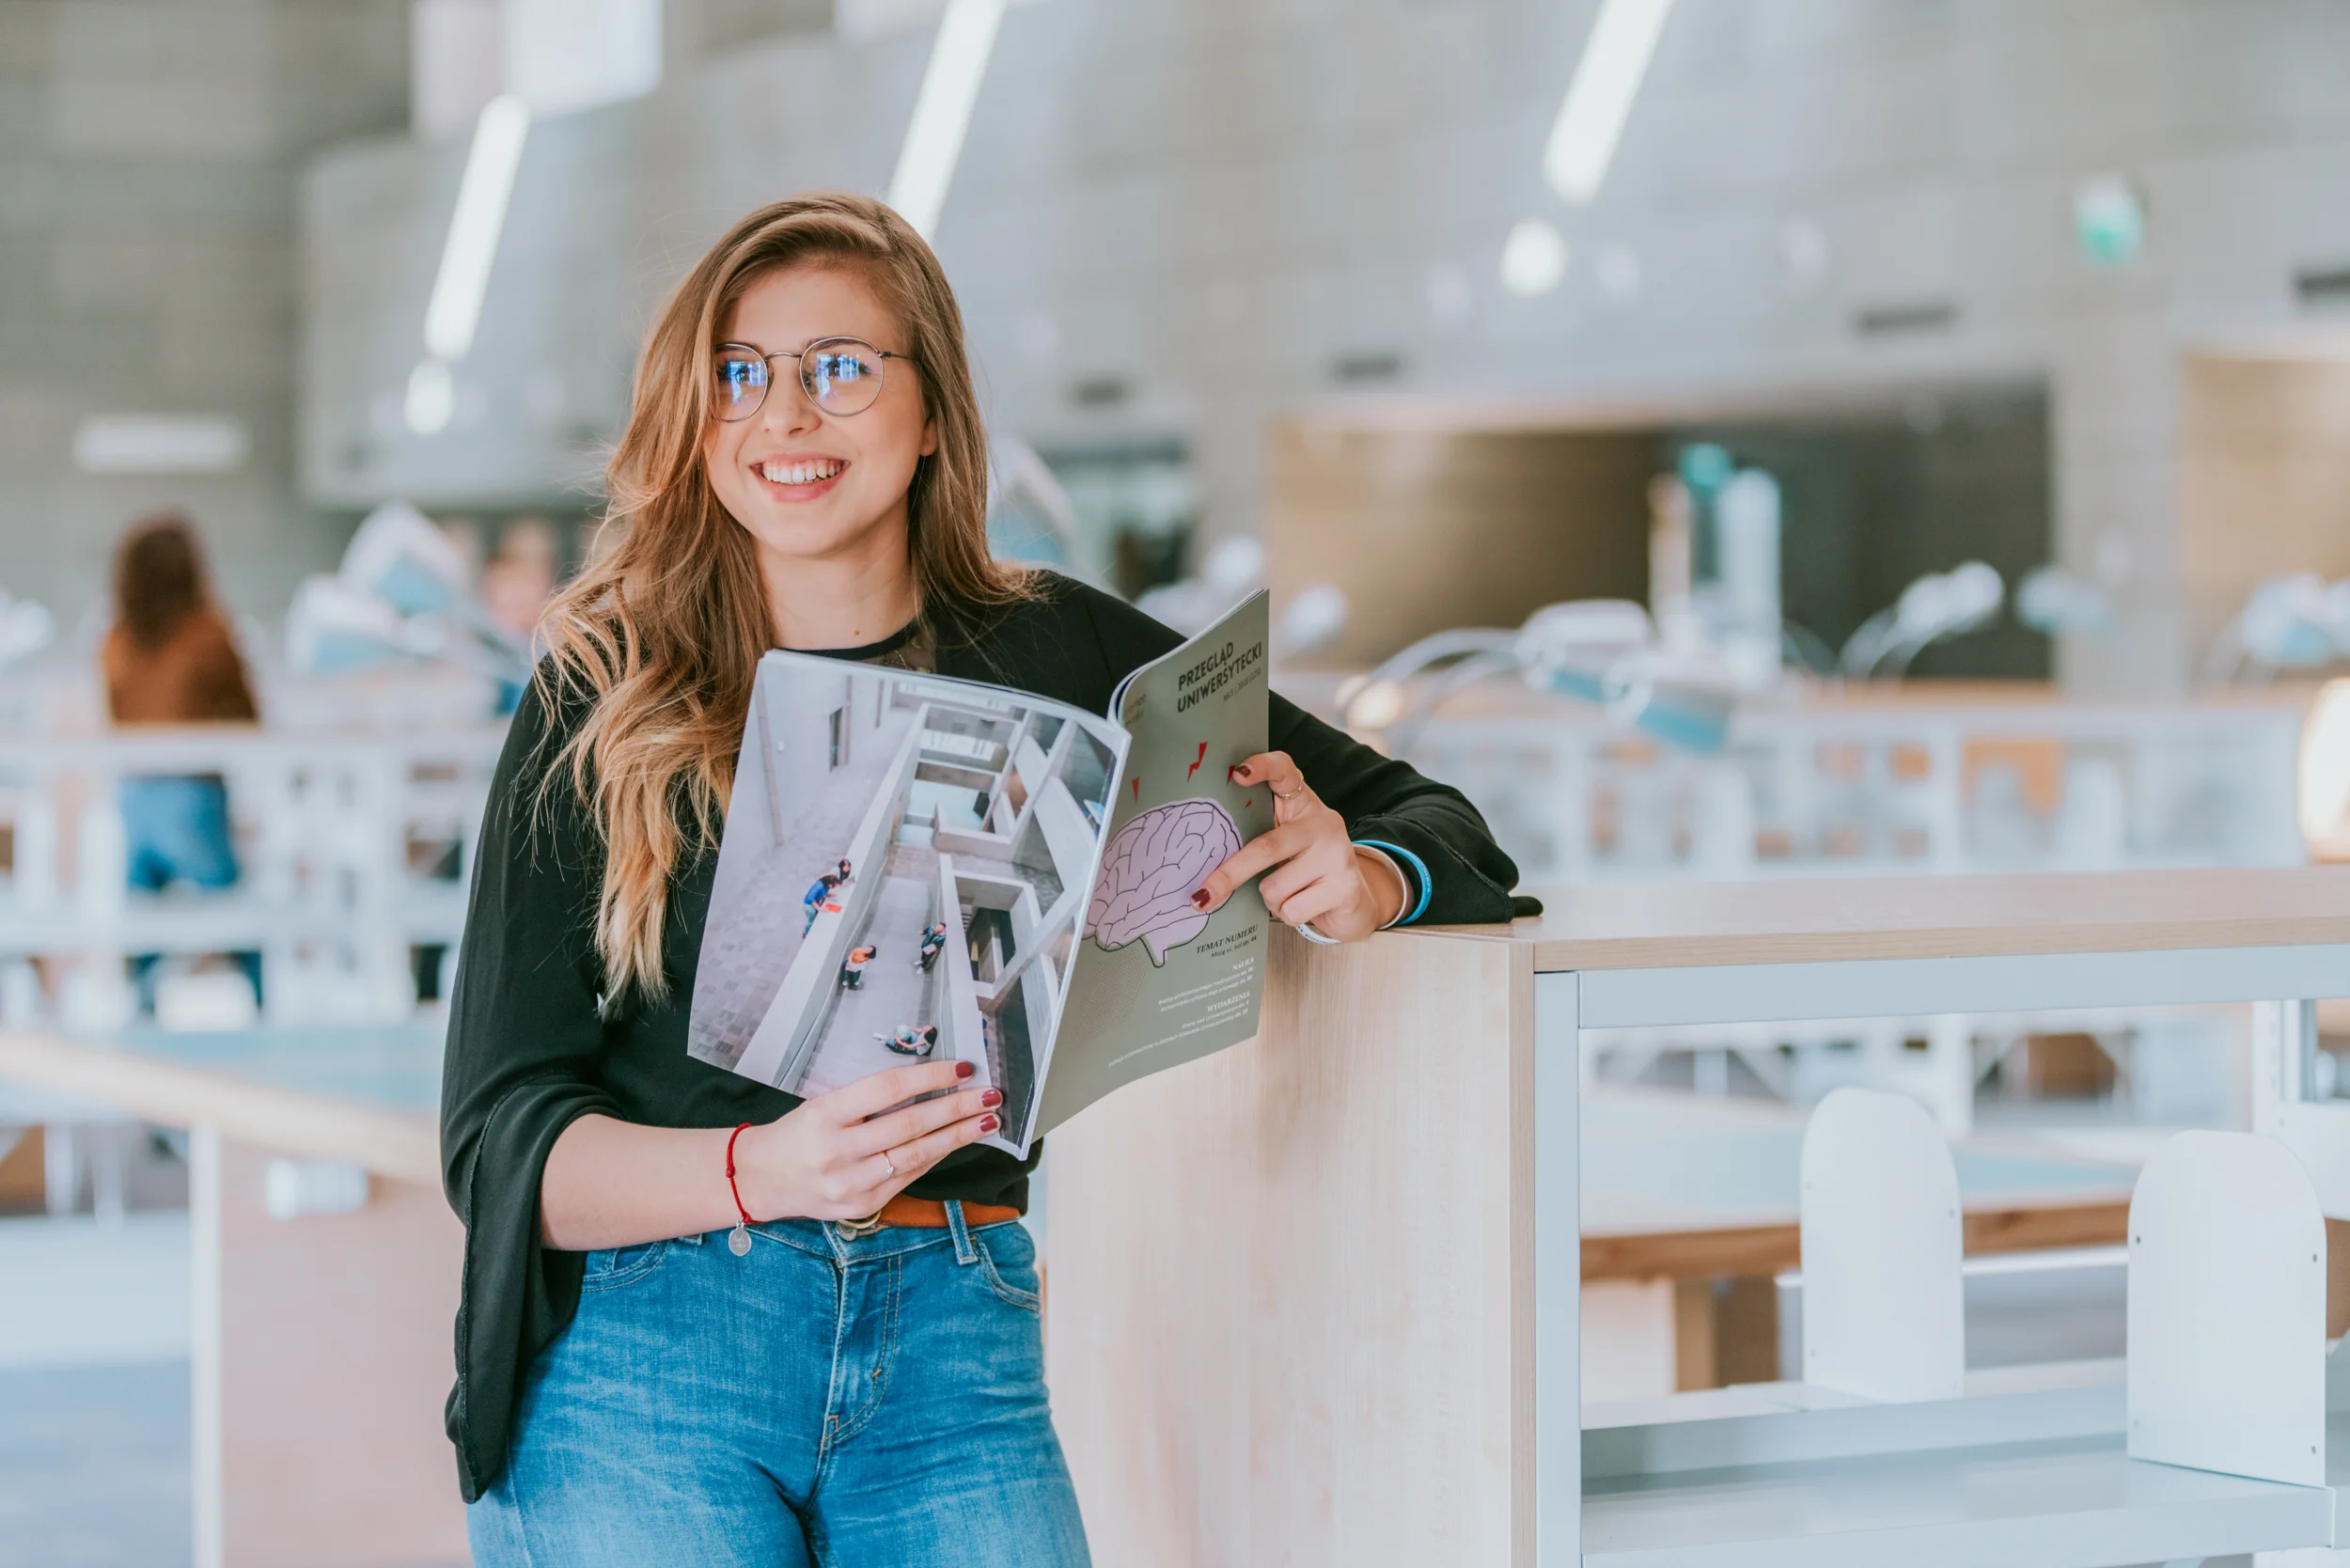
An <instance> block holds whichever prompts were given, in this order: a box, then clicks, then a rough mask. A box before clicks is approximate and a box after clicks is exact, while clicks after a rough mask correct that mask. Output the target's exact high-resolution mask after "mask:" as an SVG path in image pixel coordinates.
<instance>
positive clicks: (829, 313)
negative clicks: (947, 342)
mask: <svg viewBox="0 0 2350 1568" xmlns="http://www.w3.org/2000/svg"><path fill="white" fill-rule="evenodd" d="M718 337H719V340H720V341H721V342H729V343H746V344H749V345H750V346H751V347H752V348H754V349H756V350H758V351H759V352H760V353H785V352H788V351H789V352H795V351H798V350H800V349H804V348H806V347H807V345H808V344H810V343H813V342H817V341H819V340H821V339H823V338H826V337H856V338H861V339H863V340H864V341H866V342H868V343H870V344H871V345H872V346H873V347H874V348H876V349H881V350H885V351H886V352H887V353H892V354H902V353H906V352H908V350H909V349H910V348H911V347H912V345H910V344H909V343H907V342H906V341H905V330H904V328H903V327H901V325H900V324H899V321H898V318H897V315H896V313H895V312H894V311H892V310H891V309H890V308H889V307H888V306H885V305H884V304H883V303H882V301H881V297H880V296H879V295H878V294H876V293H875V292H874V291H873V290H872V287H871V286H870V284H868V283H867V282H866V281H865V279H864V278H863V277H861V276H859V275H858V274H855V273H854V272H850V271H846V270H843V269H840V268H837V267H827V266H805V267H792V268H788V269H786V270H783V271H780V272H773V273H769V274H766V275H765V276H763V277H761V278H760V279H759V280H758V281H756V282H754V283H753V284H752V285H751V286H750V288H749V290H746V291H745V292H744V295H743V297H742V299H741V300H740V301H738V302H737V303H736V305H735V306H734V309H733V311H732V313H731V314H730V315H729V316H728V317H727V318H726V320H724V321H721V322H719V329H718ZM713 373H714V372H713ZM770 374H771V376H772V378H773V379H772V381H771V383H770V384H769V385H768V388H767V400H766V401H765V402H764V403H762V404H760V409H759V412H758V413H757V414H754V415H752V416H750V417H749V418H747V419H738V420H730V421H729V420H721V419H713V420H712V421H711V424H710V430H709V432H708V434H707V435H706V436H705V438H704V441H703V447H702V461H703V463H704V464H705V465H706V466H707V467H708V469H709V471H710V487H711V489H713V490H714V491H715V492H717V494H718V500H719V503H720V504H721V505H722V506H724V507H725V508H726V509H727V510H728V511H729V512H730V513H732V514H733V516H734V520H735V521H736V522H738V523H740V524H742V525H743V526H744V527H745V528H748V529H749V530H750V532H751V537H752V538H753V539H755V540H757V541H758V542H759V546H760V552H761V553H762V554H764V555H767V556H769V557H781V558H785V559H794V560H824V559H834V558H839V557H854V556H857V555H859V554H861V553H863V552H866V551H870V550H871V549H872V548H873V547H874V546H875V544H876V543H878V542H881V541H879V540H877V539H876V537H875V536H876V531H877V530H885V531H886V532H887V533H888V534H894V535H895V536H896V537H897V538H898V539H900V540H902V539H903V537H904V533H905V525H906V487H907V486H908V485H910V484H911V483H913V481H914V465H915V463H916V462H917V460H918V459H921V458H924V457H928V456H929V455H930V454H931V453H932V452H934V451H936V450H937V449H938V432H937V431H936V430H935V429H933V428H932V423H931V420H930V417H929V416H928V414H927V413H926V412H925V411H924V408H923V404H922V388H921V384H920V382H919V381H918V380H917V372H916V370H915V368H914V366H913V365H912V364H911V363H909V362H908V361H906V360H903V359H889V360H885V361H884V362H883V370H882V389H881V396H880V397H879V398H877V399H875V400H874V401H873V405H872V406H871V407H870V408H868V409H865V410H863V411H862V412H860V413H857V414H852V415H848V416H831V415H827V414H825V413H824V412H823V410H822V409H820V408H818V407H817V406H816V405H815V404H814V403H813V402H811V401H809V400H808V396H807V392H806V391H805V390H804V389H803V388H802V387H801V385H800V379H799V361H798V360H796V359H778V360H776V361H775V362H774V365H773V366H772V368H771V370H770Z"/></svg>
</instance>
